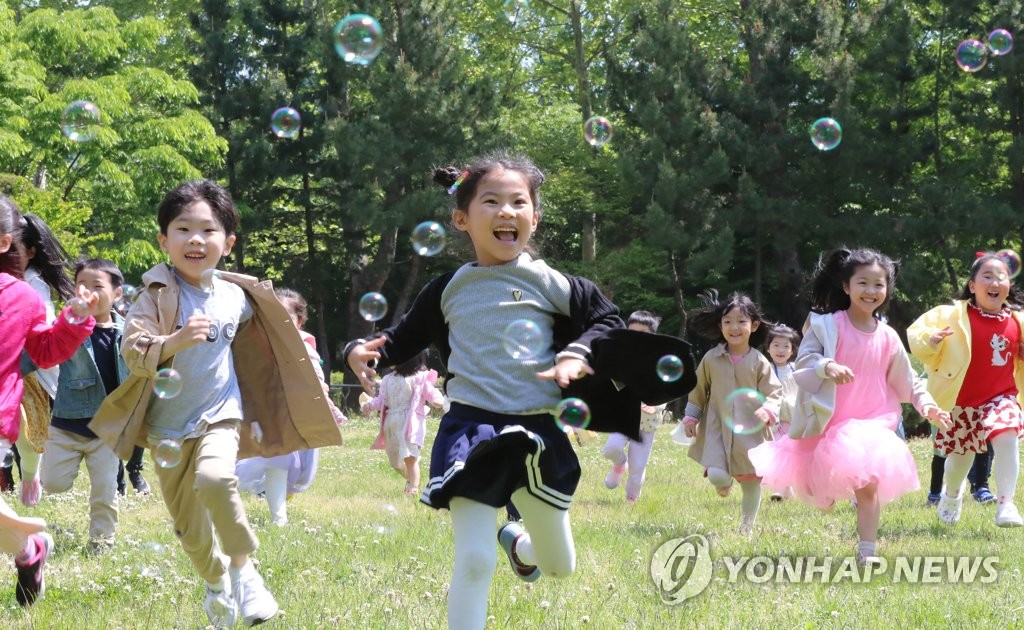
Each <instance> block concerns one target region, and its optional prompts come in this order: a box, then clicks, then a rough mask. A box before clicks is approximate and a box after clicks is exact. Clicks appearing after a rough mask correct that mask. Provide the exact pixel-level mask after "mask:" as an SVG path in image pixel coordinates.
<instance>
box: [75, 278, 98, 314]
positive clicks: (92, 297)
mask: <svg viewBox="0 0 1024 630" xmlns="http://www.w3.org/2000/svg"><path fill="white" fill-rule="evenodd" d="M77 296H78V297H79V298H80V299H81V301H78V300H70V301H69V303H68V306H69V307H70V308H71V312H72V313H74V314H75V317H77V318H78V319H86V318H88V317H89V316H90V315H92V310H93V309H94V308H96V305H97V304H98V303H99V301H100V294H99V293H96V292H95V291H90V290H89V289H87V288H85V285H81V284H80V285H78V291H77Z"/></svg>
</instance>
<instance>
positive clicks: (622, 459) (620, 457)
mask: <svg viewBox="0 0 1024 630" xmlns="http://www.w3.org/2000/svg"><path fill="white" fill-rule="evenodd" d="M628 443H629V438H628V437H626V436H625V435H623V434H621V433H612V434H611V435H609V436H608V441H607V442H605V444H604V451H603V452H602V453H601V454H602V455H604V456H605V457H606V458H608V459H610V460H611V462H612V466H622V465H623V464H625V463H626V444H628Z"/></svg>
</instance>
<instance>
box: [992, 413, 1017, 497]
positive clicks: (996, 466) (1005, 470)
mask: <svg viewBox="0 0 1024 630" xmlns="http://www.w3.org/2000/svg"><path fill="white" fill-rule="evenodd" d="M992 449H993V450H994V451H995V452H994V453H992V472H993V475H992V476H993V477H995V479H996V490H997V491H998V492H999V503H1000V504H1003V503H1013V495H1014V493H1016V492H1017V475H1018V473H1019V472H1020V452H1019V451H1018V450H1017V433H1016V432H1015V431H1003V432H1002V433H1000V434H998V435H997V436H995V437H994V438H992Z"/></svg>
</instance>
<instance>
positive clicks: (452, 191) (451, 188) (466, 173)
mask: <svg viewBox="0 0 1024 630" xmlns="http://www.w3.org/2000/svg"><path fill="white" fill-rule="evenodd" d="M467 177H469V171H462V173H460V174H459V178H458V179H456V180H455V183H454V184H452V185H451V186H449V187H448V194H449V195H454V194H455V191H456V190H458V189H459V184H461V183H462V182H463V180H465V179H466V178H467Z"/></svg>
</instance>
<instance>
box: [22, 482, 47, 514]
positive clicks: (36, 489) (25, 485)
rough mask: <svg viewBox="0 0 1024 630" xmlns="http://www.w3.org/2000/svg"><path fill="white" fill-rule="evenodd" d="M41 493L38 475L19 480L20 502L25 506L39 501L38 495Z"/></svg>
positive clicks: (32, 505) (30, 505) (31, 505)
mask: <svg viewBox="0 0 1024 630" xmlns="http://www.w3.org/2000/svg"><path fill="white" fill-rule="evenodd" d="M40 494H42V488H40V486H39V477H35V478H32V479H29V480H28V481H26V480H24V479H22V480H21V503H22V505H24V506H26V507H34V506H35V505H37V504H38V503H39V495H40Z"/></svg>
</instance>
